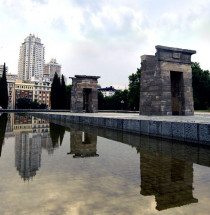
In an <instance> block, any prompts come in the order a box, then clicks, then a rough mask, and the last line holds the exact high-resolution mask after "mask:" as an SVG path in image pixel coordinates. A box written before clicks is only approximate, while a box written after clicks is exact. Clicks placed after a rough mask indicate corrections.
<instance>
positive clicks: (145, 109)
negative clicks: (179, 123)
mask: <svg viewBox="0 0 210 215" xmlns="http://www.w3.org/2000/svg"><path fill="white" fill-rule="evenodd" d="M155 48H156V50H157V52H156V54H155V56H153V55H143V56H141V90H140V114H141V115H193V114H194V107H193V106H194V103H193V90H192V69H191V55H192V54H195V53H196V51H194V50H187V49H180V48H172V47H165V46H156V47H155Z"/></svg>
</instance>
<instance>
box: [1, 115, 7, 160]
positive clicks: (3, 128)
mask: <svg viewBox="0 0 210 215" xmlns="http://www.w3.org/2000/svg"><path fill="white" fill-rule="evenodd" d="M6 127H7V113H4V114H2V115H1V116H0V157H1V150H2V145H3V143H4V135H5V131H6Z"/></svg>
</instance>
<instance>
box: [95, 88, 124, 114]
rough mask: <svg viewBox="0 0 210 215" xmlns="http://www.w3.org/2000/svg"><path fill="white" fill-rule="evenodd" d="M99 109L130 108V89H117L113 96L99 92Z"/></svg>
mask: <svg viewBox="0 0 210 215" xmlns="http://www.w3.org/2000/svg"><path fill="white" fill-rule="evenodd" d="M122 101H123V103H122ZM98 109H99V110H121V109H123V110H127V109H128V90H123V91H119V90H118V91H116V92H115V94H114V95H113V96H105V97H104V96H103V94H102V93H101V92H98Z"/></svg>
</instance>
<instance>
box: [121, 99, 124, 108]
mask: <svg viewBox="0 0 210 215" xmlns="http://www.w3.org/2000/svg"><path fill="white" fill-rule="evenodd" d="M123 104H124V101H123V100H122V101H121V105H122V110H123Z"/></svg>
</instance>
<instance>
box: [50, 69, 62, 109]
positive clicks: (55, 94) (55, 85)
mask: <svg viewBox="0 0 210 215" xmlns="http://www.w3.org/2000/svg"><path fill="white" fill-rule="evenodd" d="M60 98H61V84H60V78H59V77H58V74H57V73H55V75H54V78H53V82H52V86H51V95H50V100H51V109H60V107H61V105H62V104H61V100H60Z"/></svg>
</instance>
